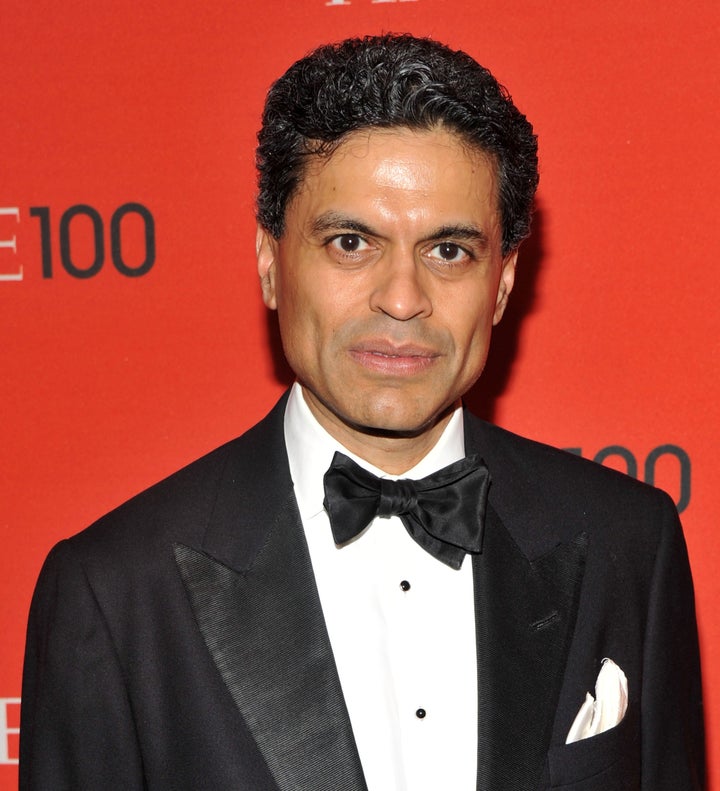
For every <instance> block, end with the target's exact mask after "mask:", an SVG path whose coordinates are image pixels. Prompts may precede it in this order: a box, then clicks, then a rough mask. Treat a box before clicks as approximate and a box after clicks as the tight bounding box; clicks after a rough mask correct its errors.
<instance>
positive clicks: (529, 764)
mask: <svg viewBox="0 0 720 791" xmlns="http://www.w3.org/2000/svg"><path fill="white" fill-rule="evenodd" d="M586 551H587V538H586V536H585V535H584V534H580V535H578V536H576V538H575V539H574V540H572V541H570V542H568V543H567V544H561V545H560V546H558V547H556V548H555V549H554V550H552V551H551V552H549V553H548V554H546V555H544V556H542V557H541V558H539V559H537V560H535V561H532V562H531V561H529V560H528V559H527V558H526V557H525V555H524V554H523V553H522V552H521V551H520V549H519V547H518V546H517V545H516V544H515V542H514V541H513V539H512V537H511V536H510V534H509V533H508V531H507V529H506V528H505V526H504V525H503V523H502V521H501V520H500V518H499V516H498V515H497V513H496V511H495V510H494V508H493V507H492V506H491V505H489V506H488V513H487V518H486V525H485V539H484V546H483V551H482V554H480V555H477V556H476V557H475V558H474V563H473V567H474V581H475V611H476V621H477V644H478V784H477V788H478V791H526V790H527V791H534V790H535V789H536V788H537V786H538V783H539V781H540V778H541V776H542V773H543V769H544V765H545V760H546V755H547V750H548V746H549V743H550V736H551V732H552V725H553V719H554V716H555V712H556V709H557V702H558V697H559V694H560V687H561V683H562V678H563V673H564V670H565V663H566V659H567V653H568V649H569V647H570V640H571V638H572V634H573V629H574V624H575V617H576V614H577V607H578V602H579V598H580V588H581V583H582V577H583V573H584V570H585V556H586Z"/></svg>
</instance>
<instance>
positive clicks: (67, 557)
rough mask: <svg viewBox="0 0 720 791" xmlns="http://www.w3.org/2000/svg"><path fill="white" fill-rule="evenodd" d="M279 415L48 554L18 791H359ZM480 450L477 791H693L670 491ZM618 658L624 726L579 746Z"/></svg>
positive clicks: (472, 445)
mask: <svg viewBox="0 0 720 791" xmlns="http://www.w3.org/2000/svg"><path fill="white" fill-rule="evenodd" d="M284 404H285V399H283V400H282V401H281V402H280V404H279V405H278V406H277V407H276V408H275V409H274V410H273V412H271V414H270V415H269V416H268V417H267V418H266V419H265V420H264V421H263V422H261V423H260V424H259V425H258V426H256V427H255V428H253V429H252V430H250V431H249V432H248V433H247V434H245V435H244V436H243V437H241V438H240V439H238V440H235V441H233V442H231V443H229V444H227V445H225V446H223V447H222V448H220V449H218V450H216V451H214V452H213V453H211V454H209V455H208V456H206V457H204V458H203V459H201V460H199V461H197V462H195V463H194V464H192V465H190V466H189V467H187V468H185V469H184V470H181V471H180V472H178V473H176V474H175V475H173V476H172V477H170V478H169V479H167V480H165V481H163V482H162V483H160V484H158V485H156V486H154V487H153V488H151V489H149V490H148V491H146V492H144V493H143V494H140V495H139V496H137V497H136V498H134V499H133V500H131V501H130V502H128V503H126V504H125V505H123V506H121V507H120V508H119V509H117V510H116V511H114V512H113V513H111V514H109V515H108V516H106V517H104V518H103V519H101V520H100V521H99V522H97V523H96V524H95V525H93V526H92V527H90V528H89V529H88V530H86V531H84V532H83V533H80V534H79V535H77V536H75V537H74V538H71V539H69V540H67V541H63V542H61V543H60V544H59V545H58V546H56V547H55V549H53V551H52V552H51V554H50V556H49V557H48V560H47V561H46V564H45V566H44V568H43V571H42V573H41V576H40V580H39V582H38V586H37V590H36V593H35V597H34V599H33V604H32V610H31V615H30V624H29V629H28V644H27V653H26V664H25V675H24V683H23V708H22V722H21V763H20V775H21V781H20V785H21V788H22V789H33V790H34V791H39V790H40V789H42V791H61V789H72V791H108V789H112V791H135V790H136V789H137V791H140V789H150V790H151V791H152V790H155V789H168V790H169V789H172V790H173V791H176V790H177V791H180V790H181V789H182V790H185V789H187V791H198V790H199V789H208V790H209V791H230V789H233V790H234V791H363V789H365V788H366V786H365V781H364V779H363V773H362V767H361V765H360V762H359V759H358V755H357V750H356V747H355V743H354V739H353V734H352V729H351V727H350V722H349V719H348V715H347V711H346V708H345V703H344V700H343V696H342V692H341V688H340V683H339V680H338V676H337V671H336V668H335V664H334V660H333V655H332V651H331V648H330V644H329V640H328V636H327V632H326V629H325V625H324V621H323V615H322V610H321V607H320V602H319V599H318V594H317V590H316V587H315V582H314V578H313V573H312V567H311V564H310V559H309V555H308V550H307V546H306V544H305V539H304V534H303V530H302V527H301V524H300V519H299V515H298V510H297V505H296V502H295V498H294V495H293V489H292V483H291V480H290V474H289V470H288V464H287V456H286V452H285V445H284V439H283V412H284ZM466 447H467V451H468V453H472V452H479V453H480V454H481V455H482V456H483V457H484V459H485V461H486V462H487V464H488V467H489V468H490V470H491V475H492V486H491V490H490V499H489V506H488V515H487V519H486V526H485V534H484V544H483V550H482V553H481V554H480V555H478V556H476V557H474V558H473V559H472V563H473V572H474V583H475V610H476V622H477V656H478V690H479V700H478V780H477V788H478V789H479V790H482V791H523V790H524V789H528V791H534V790H535V789H549V788H559V789H564V790H565V791H568V790H569V789H576V790H577V791H591V790H595V789H598V790H599V789H602V790H603V791H615V790H616V789H618V790H619V789H644V791H663V790H665V789H667V791H684V789H695V788H701V787H702V784H703V731H702V715H701V710H700V701H701V692H700V681H699V668H698V653H697V636H696V630H695V616H694V607H693V594H692V584H691V580H690V575H689V570H688V564H687V557H686V552H685V547H684V543H683V539H682V534H681V531H680V528H679V524H678V521H677V517H676V515H675V511H674V508H673V507H672V503H670V501H669V498H667V497H666V496H665V495H663V494H661V493H659V492H658V491H656V490H653V489H651V488H650V487H647V486H645V485H643V484H639V483H636V482H635V481H632V480H630V479H628V478H626V477H624V476H622V475H620V474H618V473H615V472H613V471H611V470H607V469H605V468H601V467H599V466H598V465H595V464H592V463H590V462H586V461H584V460H582V459H579V458H577V457H574V456H572V455H571V454H568V453H564V452H562V451H558V450H554V449H551V448H548V447H546V446H543V445H539V444H536V443H532V442H529V441H527V440H523V439H520V438H519V437H516V436H514V435H512V434H509V433H507V432H505V431H503V430H501V429H498V428H496V427H493V426H490V425H488V424H485V423H482V422H481V421H478V420H477V419H475V418H474V417H472V416H470V415H466ZM604 657H610V658H611V659H613V660H614V661H615V662H616V663H617V664H618V665H619V666H620V667H621V668H622V669H623V670H624V672H625V673H626V675H627V678H628V684H629V706H628V711H627V714H626V716H625V718H624V719H623V721H622V722H621V724H620V725H619V726H617V727H615V728H613V729H611V730H610V731H607V732H606V733H604V734H601V735H598V736H595V737H592V738H590V739H586V740H584V741H581V742H577V743H575V744H572V745H566V744H565V737H566V735H567V731H568V729H569V728H570V725H571V723H572V721H573V718H574V717H575V714H576V713H577V711H578V709H579V707H580V705H581V703H582V702H583V700H584V698H585V693H586V692H588V691H590V692H593V691H594V684H595V679H596V677H597V674H598V671H599V668H600V663H601V661H602V659H603V658H604ZM448 672H452V668H448ZM374 791H382V790H381V789H380V790H374ZM438 791H441V790H440V789H439V790H438ZM442 791H445V790H444V789H443V790H442ZM448 791H452V789H448Z"/></svg>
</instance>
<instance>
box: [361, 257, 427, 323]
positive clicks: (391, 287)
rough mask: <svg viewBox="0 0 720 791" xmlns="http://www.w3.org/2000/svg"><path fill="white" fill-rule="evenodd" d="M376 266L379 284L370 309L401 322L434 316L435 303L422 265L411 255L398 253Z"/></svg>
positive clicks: (371, 296)
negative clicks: (428, 290)
mask: <svg viewBox="0 0 720 791" xmlns="http://www.w3.org/2000/svg"><path fill="white" fill-rule="evenodd" d="M383 258H384V260H382V261H380V262H378V264H377V265H376V273H377V275H376V280H375V283H374V288H373V291H372V293H371V295H370V308H371V309H372V310H374V311H376V312H380V313H385V314H386V315H387V316H390V317H391V318H393V319H396V320H397V321H408V320H409V319H414V318H424V317H426V316H429V315H430V314H431V313H432V302H431V300H430V296H429V294H428V292H427V284H426V282H425V280H424V276H425V277H426V276H427V274H428V273H427V272H424V270H423V266H422V263H421V262H419V261H417V260H416V258H415V255H414V253H413V252H411V251H395V252H393V253H392V254H390V255H386V256H384V257H383Z"/></svg>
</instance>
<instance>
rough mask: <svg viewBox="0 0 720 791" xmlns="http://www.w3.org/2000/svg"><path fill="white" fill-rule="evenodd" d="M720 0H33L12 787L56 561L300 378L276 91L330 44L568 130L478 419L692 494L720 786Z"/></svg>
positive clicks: (9, 703) (557, 140) (23, 141)
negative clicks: (266, 260)
mask: <svg viewBox="0 0 720 791" xmlns="http://www.w3.org/2000/svg"><path fill="white" fill-rule="evenodd" d="M719 21H720V6H719V5H718V3H717V2H716V0H696V1H695V2H693V3H692V4H691V5H690V6H683V5H682V4H680V3H669V2H656V1H655V0H634V1H633V2H626V1H624V2H619V0H606V2H603V3H577V2H574V1H571V0H557V2H553V3H537V2H532V1H531V0H518V2H507V0H504V1H503V2H500V1H499V0H486V2H475V1H472V2H471V0H292V1H291V0H283V2H272V1H271V0H270V1H268V0H265V2H256V3H243V2H238V0H215V2H211V3H206V2H205V1H204V0H154V2H152V3H151V2H142V0H141V1H140V2H137V1H136V0H133V2H129V0H114V2H112V3H109V2H107V3H102V2H100V3H87V2H85V0H83V1H82V2H80V1H79V0H59V1H56V2H48V0H35V2H26V1H25V0H23V1H22V2H21V1H20V0H4V1H3V3H2V8H1V10H0V107H1V108H2V123H1V124H0V308H1V310H0V359H1V360H2V369H1V370H2V378H1V379H0V394H1V395H0V407H1V410H2V411H1V412H0V426H1V428H0V531H1V534H0V540H1V541H2V551H0V618H1V623H0V630H1V634H2V652H0V788H2V789H10V788H13V787H14V786H15V784H16V776H17V766H16V763H17V753H18V724H19V697H20V677H21V664H22V650H23V643H24V630H25V619H26V616H27V610H28V605H29V602H30V596H31V593H32V588H33V585H34V582H35V579H36V576H37V573H38V571H39V569H40V565H41V563H42V560H43V559H44V556H45V554H46V553H47V551H48V550H49V549H50V547H51V546H52V545H53V544H54V543H55V542H56V541H57V540H58V539H60V538H63V537H65V536H68V535H70V534H72V533H74V532H77V531H78V530H80V529H81V528H83V527H84V526H86V525H87V524H89V523H90V522H91V521H93V520H94V519H95V518H97V517H98V516H100V515H101V514H102V513H104V512H106V511H107V510H109V509H110V508H112V507H113V506H115V505H117V504H119V503H120V502H121V501H123V500H125V499H127V498H128V497H129V496H131V495H133V494H135V493H136V492H138V491H140V490H141V489H143V488H145V487H147V486H148V485H150V484H152V483H154V482H155V481H157V480H159V479H160V478H162V477H164V476H165V475H167V474H169V473H170V472H172V471H173V470H175V469H176V468H178V467H180V466H182V465H184V464H185V463H187V462H189V461H190V460H192V459H193V458H195V457H197V456H199V455H201V454H202V453H204V452H205V451H208V450H210V449H211V448H212V447H214V446H216V445H218V444H220V443H222V442H224V441H225V440H227V439H229V438H230V437H233V436H235V435H237V434H239V433H241V432H242V431H243V430H244V429H246V428H247V427H248V426H250V425H251V424H252V423H254V422H255V421H256V420H257V419H259V418H260V417H261V416H262V415H263V414H264V413H265V412H266V411H267V409H268V407H269V405H270V404H272V403H273V402H274V400H275V398H276V397H277V396H278V394H279V393H280V392H281V391H282V389H283V388H284V387H285V385H286V383H287V381H288V372H287V370H286V369H285V368H284V367H283V365H282V363H281V362H280V361H279V360H278V354H277V336H276V333H275V330H274V326H273V323H272V319H270V320H269V319H268V317H267V315H266V312H265V309H264V307H263V306H262V304H261V300H260V296H259V289H258V284H257V278H256V274H255V257H254V219H253V216H254V214H253V199H254V194H255V175H254V169H253V168H254V164H253V156H254V143H255V134H256V131H257V127H258V123H259V116H260V111H261V107H262V103H263V99H264V94H265V91H266V89H267V86H268V85H269V83H270V82H271V81H272V80H273V79H274V78H275V77H277V76H278V75H279V74H280V73H281V72H282V71H284V70H285V68H286V67H287V66H288V65H289V64H290V63H291V62H292V61H293V60H295V59H296V58H298V57H300V56H301V55H303V54H304V53H306V52H307V51H308V50H309V49H311V48H313V47H314V46H316V45H317V44H320V43H323V42H326V41H331V40H338V39H341V38H344V37H346V36H349V35H358V34H364V33H378V32H381V31H409V32H411V33H414V34H416V35H431V36H433V37H435V38H438V39H440V40H442V41H445V42H447V43H448V44H450V45H451V46H453V47H457V48H462V49H465V50H466V51H467V52H469V53H470V54H472V55H473V56H474V57H475V58H476V59H478V60H479V61H480V62H481V63H483V64H484V65H486V66H488V67H489V68H490V69H491V70H492V71H493V72H494V73H495V74H496V76H497V77H498V78H499V79H500V81H501V82H503V83H504V84H505V85H507V86H508V88H509V89H510V91H511V93H512V95H513V97H514V99H515V101H516V103H517V104H518V106H519V107H520V108H521V109H522V110H523V111H524V112H525V113H526V114H527V115H528V117H529V118H530V119H531V120H532V122H533V124H534V125H535V128H536V131H537V133H538V135H539V138H540V152H541V153H540V156H541V184H540V190H539V195H538V204H537V213H536V217H535V224H534V236H533V238H532V239H531V240H530V241H529V242H527V243H526V244H525V245H524V246H523V248H522V250H521V259H520V266H519V284H518V285H517V286H516V290H515V292H514V293H513V299H512V300H511V306H510V309H509V310H508V313H507V314H506V318H505V319H504V321H503V323H502V325H501V326H500V327H499V328H498V331H497V333H496V338H495V346H494V348H493V350H492V352H491V359H490V362H489V365H488V369H487V370H486V373H485V375H484V377H483V379H481V382H480V383H479V384H478V385H477V386H476V388H475V390H474V391H473V392H472V394H471V396H470V398H469V400H470V403H471V404H472V405H473V406H474V407H475V409H477V410H478V411H479V412H480V413H481V414H483V415H484V416H486V417H488V416H489V417H490V418H491V419H493V420H494V421H496V422H497V423H499V424H501V425H503V426H506V427H508V428H510V429H512V430H514V431H517V432H520V433H523V434H526V435H528V436H531V437H534V438H536V439H540V440H543V441H546V442H550V443H552V444H554V445H557V446H560V447H564V448H570V449H573V450H574V452H576V453H580V454H582V455H583V456H586V457H588V458H594V459H596V460H597V461H600V462H603V463H605V464H610V465H612V466H615V467H617V468H619V469H622V470H624V471H627V472H629V473H630V474H631V475H634V476H636V477H638V478H641V479H643V480H645V481H649V482H651V483H655V484H656V485H658V486H661V487H662V488H664V489H666V490H667V491H668V492H669V493H670V494H671V495H672V496H673V498H674V499H675V501H676V503H677V504H678V508H679V510H680V511H681V515H682V519H683V523H684V526H685V532H686V537H687V542H688V546H689V551H690V559H691V563H692V566H693V569H694V576H695V583H696V592H697V605H698V615H699V623H700V632H701V641H702V653H703V660H704V669H705V692H706V701H707V727H708V744H709V748H710V759H711V776H712V777H714V778H715V785H714V787H715V788H716V789H720V748H719V742H720V739H719V738H718V734H719V733H720V661H718V656H720V616H718V613H717V602H718V597H719V594H720V583H719V582H718V580H719V579H720V574H719V573H718V567H719V565H720V564H719V561H720V540H719V539H718V532H717V530H718V527H717V516H718V513H720V485H719V484H718V482H717V481H716V480H715V475H716V470H717V466H718V465H717V456H718V423H719V420H718V418H719V416H720V407H719V406H718V398H719V396H720V373H719V371H718V368H719V366H718V363H719V362H720V360H719V357H720V355H719V353H718V352H719V341H718V339H719V338H720V319H719V318H718V317H719V315H720V311H719V310H718V304H720V293H719V291H720V289H719V287H718V281H719V275H718V265H717V261H716V257H717V253H718V247H719V246H718V244H717V242H718V226H719V225H720V223H719V222H718V216H720V198H719V195H720V189H719V188H718V182H719V180H720V179H719V176H720V173H719V168H718V153H717V152H718V143H717V134H716V127H717V100H718V87H719V84H718V83H719V80H718V72H719V69H718V51H719V50H720V41H719V40H718V22H719Z"/></svg>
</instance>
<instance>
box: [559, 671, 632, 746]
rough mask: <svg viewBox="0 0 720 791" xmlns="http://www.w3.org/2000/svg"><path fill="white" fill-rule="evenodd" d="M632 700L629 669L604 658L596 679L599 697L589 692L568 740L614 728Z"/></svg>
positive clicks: (572, 740) (596, 690)
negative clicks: (628, 682)
mask: <svg viewBox="0 0 720 791" xmlns="http://www.w3.org/2000/svg"><path fill="white" fill-rule="evenodd" d="M627 702H628V685H627V678H626V677H625V673H623V672H622V670H620V668H619V667H618V666H617V665H616V664H615V663H614V662H613V661H612V659H603V661H602V667H601V668H600V672H599V673H598V677H597V681H596V682H595V697H594V698H593V696H592V695H591V694H590V693H589V692H588V693H587V695H586V696H585V702H584V703H583V704H582V706H581V707H580V711H579V712H578V713H577V716H576V717H575V720H574V721H573V724H572V725H571V726H570V731H569V732H568V735H567V739H566V740H565V744H572V742H577V741H580V739H587V738H588V736H596V735H597V734H598V733H603V732H604V731H607V730H610V728H614V727H615V726H616V725H617V724H618V723H619V722H620V720H622V718H623V717H624V716H625V711H626V710H627Z"/></svg>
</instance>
